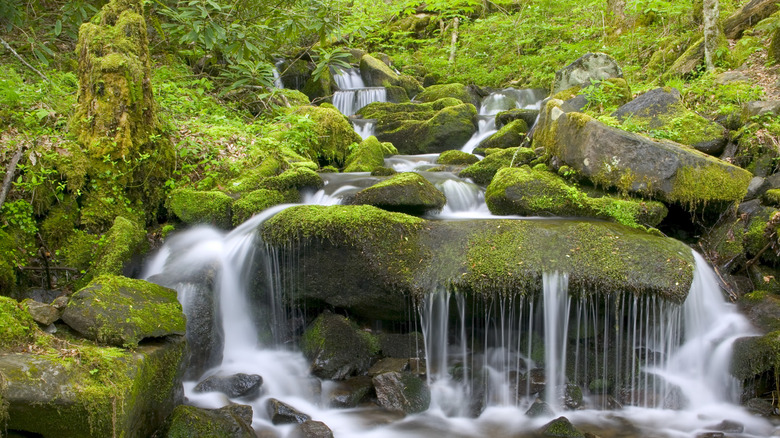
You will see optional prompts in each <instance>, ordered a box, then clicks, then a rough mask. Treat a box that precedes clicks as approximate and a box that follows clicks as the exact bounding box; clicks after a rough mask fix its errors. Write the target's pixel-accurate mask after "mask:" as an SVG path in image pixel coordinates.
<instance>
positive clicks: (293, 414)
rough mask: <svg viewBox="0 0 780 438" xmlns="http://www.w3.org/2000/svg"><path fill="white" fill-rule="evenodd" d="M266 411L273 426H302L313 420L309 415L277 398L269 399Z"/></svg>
mask: <svg viewBox="0 0 780 438" xmlns="http://www.w3.org/2000/svg"><path fill="white" fill-rule="evenodd" d="M266 410H267V411H268V416H269V417H270V418H271V423H273V424H301V423H303V422H305V421H309V420H311V417H310V416H309V415H307V414H304V413H303V412H301V411H299V410H297V409H295V408H294V407H292V406H290V405H288V404H287V403H284V402H282V401H279V400H277V399H275V398H271V399H268V402H267V403H266Z"/></svg>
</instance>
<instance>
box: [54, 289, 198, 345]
mask: <svg viewBox="0 0 780 438" xmlns="http://www.w3.org/2000/svg"><path fill="white" fill-rule="evenodd" d="M62 320H63V321H64V322H65V323H66V324H68V325H69V326H70V327H71V328H72V329H74V330H76V331H77V332H79V333H81V334H82V335H83V336H85V337H87V338H89V339H92V340H95V341H98V342H101V343H105V344H110V345H115V346H119V347H122V346H135V345H138V342H140V341H141V340H143V339H146V338H158V337H162V336H167V335H172V334H173V335H184V333H185V318H184V313H182V307H181V304H179V301H178V300H177V299H176V291H174V290H171V289H168V288H165V287H162V286H158V285H156V284H153V283H148V282H146V281H143V280H134V279H129V278H125V277H120V276H114V275H103V276H100V277H98V278H96V279H94V280H92V282H91V283H90V284H89V285H87V286H86V287H85V288H83V289H81V290H79V291H78V292H76V293H74V294H73V295H72V296H71V299H70V302H69V303H68V307H67V308H66V309H65V311H64V312H63V313H62Z"/></svg>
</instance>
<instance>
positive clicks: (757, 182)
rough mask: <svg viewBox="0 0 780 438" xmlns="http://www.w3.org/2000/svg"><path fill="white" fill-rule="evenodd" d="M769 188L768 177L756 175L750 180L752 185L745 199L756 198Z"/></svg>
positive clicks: (749, 186)
mask: <svg viewBox="0 0 780 438" xmlns="http://www.w3.org/2000/svg"><path fill="white" fill-rule="evenodd" d="M767 189H769V183H768V182H767V180H766V178H762V177H760V176H754V177H753V179H751V180H750V185H748V189H747V194H746V195H745V198H744V200H745V201H749V200H751V199H756V198H758V197H759V196H761V195H763V194H764V192H766V191H767Z"/></svg>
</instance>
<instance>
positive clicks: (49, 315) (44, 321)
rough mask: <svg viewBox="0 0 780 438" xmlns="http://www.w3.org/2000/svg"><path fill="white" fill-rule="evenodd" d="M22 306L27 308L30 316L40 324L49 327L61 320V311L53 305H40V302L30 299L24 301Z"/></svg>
mask: <svg viewBox="0 0 780 438" xmlns="http://www.w3.org/2000/svg"><path fill="white" fill-rule="evenodd" d="M22 305H23V306H25V307H27V311H28V312H30V316H32V318H33V319H34V320H35V322H37V323H38V324H41V325H49V324H53V323H54V321H56V320H58V319H60V311H59V310H57V308H56V307H54V306H52V305H49V304H44V303H39V302H38V301H33V300H29V299H27V300H24V301H23V302H22Z"/></svg>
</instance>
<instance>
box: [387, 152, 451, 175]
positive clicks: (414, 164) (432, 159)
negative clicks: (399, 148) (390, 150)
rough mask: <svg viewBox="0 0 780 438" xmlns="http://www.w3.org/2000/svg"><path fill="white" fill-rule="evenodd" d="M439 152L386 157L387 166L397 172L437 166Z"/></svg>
mask: <svg viewBox="0 0 780 438" xmlns="http://www.w3.org/2000/svg"><path fill="white" fill-rule="evenodd" d="M438 158H439V154H422V155H393V156H390V157H387V158H385V167H390V168H392V169H395V171H396V172H416V171H423V170H426V169H430V168H432V167H436V160H437V159H438Z"/></svg>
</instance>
